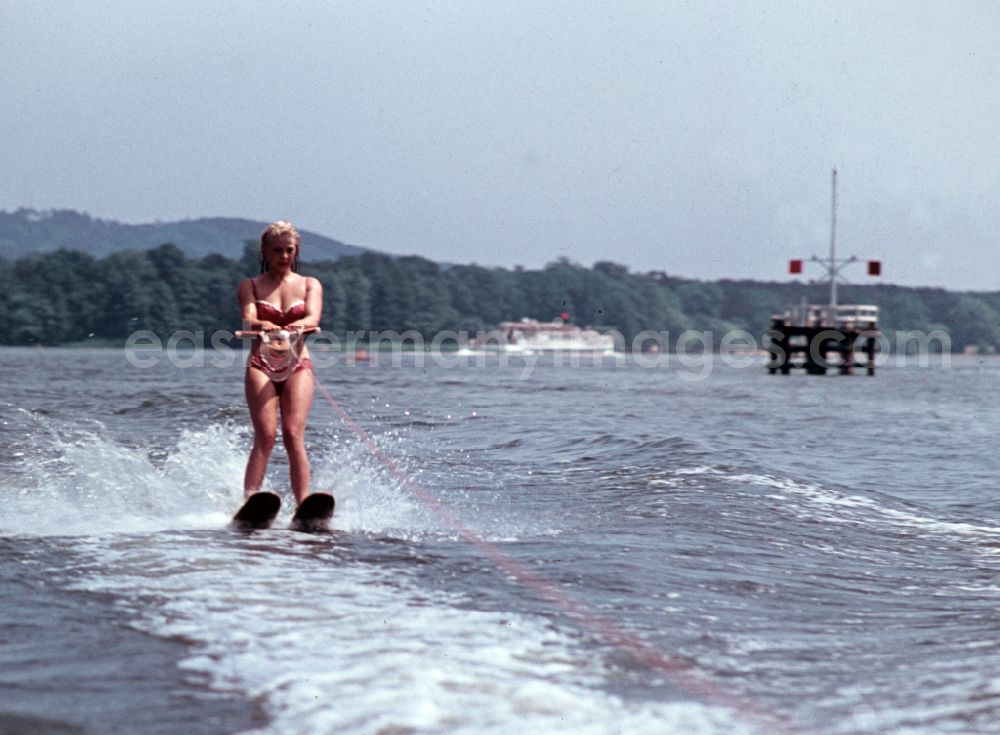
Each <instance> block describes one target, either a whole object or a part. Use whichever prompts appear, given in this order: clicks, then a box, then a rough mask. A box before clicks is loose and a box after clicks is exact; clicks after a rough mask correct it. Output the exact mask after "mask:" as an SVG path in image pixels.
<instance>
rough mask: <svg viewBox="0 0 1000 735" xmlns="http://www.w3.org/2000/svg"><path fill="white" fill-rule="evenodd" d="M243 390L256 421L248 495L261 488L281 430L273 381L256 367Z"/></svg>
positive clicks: (245, 479) (245, 487)
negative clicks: (276, 438) (275, 439)
mask: <svg viewBox="0 0 1000 735" xmlns="http://www.w3.org/2000/svg"><path fill="white" fill-rule="evenodd" d="M244 389H245V392H246V397H247V407H248V408H249V409H250V420H251V421H252V422H253V449H251V450H250V458H249V459H248V460H247V470H246V473H245V474H244V475H243V495H244V497H248V496H250V495H252V494H253V493H255V492H257V491H258V490H260V486H261V484H262V483H263V482H264V473H265V472H266V471H267V460H268V459H270V457H271V450H272V449H274V438H275V436H277V433H278V394H277V392H276V391H275V389H274V383H272V382H271V381H270V379H269V378H268V377H267V376H266V375H264V373H262V372H261V371H260V370H255V369H254V368H247V374H246V378H245V379H244Z"/></svg>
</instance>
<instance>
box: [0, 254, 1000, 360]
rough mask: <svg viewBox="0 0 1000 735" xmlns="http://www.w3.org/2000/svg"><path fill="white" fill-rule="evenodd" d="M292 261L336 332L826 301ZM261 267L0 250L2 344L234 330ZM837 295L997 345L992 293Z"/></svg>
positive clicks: (358, 259) (722, 289)
mask: <svg viewBox="0 0 1000 735" xmlns="http://www.w3.org/2000/svg"><path fill="white" fill-rule="evenodd" d="M301 270H302V272H303V273H304V274H306V275H311V276H315V277H317V278H318V279H319V280H320V282H321V283H322V284H323V286H324V304H323V315H324V316H323V326H324V328H325V329H327V330H330V331H332V332H334V333H336V334H338V335H340V336H343V335H345V334H346V333H347V332H355V333H356V332H370V331H372V330H377V331H385V330H395V331H397V332H404V331H406V330H416V331H417V332H419V333H421V334H422V335H423V336H424V338H425V340H427V341H428V342H429V341H430V340H431V339H432V338H433V337H434V335H435V334H437V333H438V332H439V331H442V330H454V331H466V332H469V333H473V334H474V333H475V332H477V331H479V330H489V329H493V328H495V327H496V326H497V325H498V324H499V323H500V322H502V321H509V320H518V319H520V318H522V317H534V318H538V319H541V320H549V319H552V318H554V317H556V316H557V315H559V314H562V313H565V312H568V313H569V314H570V315H571V319H572V321H573V322H574V323H576V324H579V325H581V326H583V325H588V326H593V327H596V328H599V329H616V330H618V331H619V332H621V333H622V334H623V335H624V337H625V340H626V344H631V342H632V340H633V338H634V337H635V336H636V335H637V334H639V333H640V332H643V331H645V330H652V331H655V332H663V331H666V332H669V333H670V335H671V338H676V337H677V336H679V335H680V334H682V333H683V332H685V331H687V330H692V329H693V330H698V331H709V332H712V334H713V336H714V338H715V340H716V344H717V343H718V340H719V339H721V337H722V336H723V335H724V334H725V333H727V332H730V331H732V330H746V331H747V332H749V333H750V334H752V335H754V336H755V337H756V338H757V339H760V337H761V335H762V334H763V333H764V331H765V330H766V329H767V328H768V327H769V325H770V319H771V316H772V314H776V313H780V312H781V311H783V309H784V305H785V304H786V303H797V302H800V301H802V300H806V301H809V302H810V303H822V302H824V301H825V300H826V287H825V286H822V285H806V284H800V283H791V282H789V283H777V282H775V283H766V282H760V281H749V280H720V281H712V282H706V281H697V280H691V279H685V278H679V277H675V276H670V275H667V274H666V273H663V272H647V273H633V272H631V271H629V270H628V268H626V267H625V266H622V265H619V264H616V263H612V262H599V263H596V264H595V265H594V266H593V267H591V268H586V267H583V266H581V265H577V264H574V263H572V262H569V261H568V260H565V259H561V260H559V261H558V262H555V263H551V264H549V265H547V266H545V267H544V268H542V269H539V270H526V269H522V268H516V269H514V270H508V269H504V268H485V267H481V266H477V265H457V266H443V265H439V264H437V263H434V262H432V261H429V260H426V259H424V258H420V257H416V256H410V257H392V256H388V255H384V254H380V253H371V252H366V253H363V254H361V255H353V256H347V257H341V258H339V259H337V260H335V261H328V262H310V263H307V264H304V265H303V266H302V268H301ZM258 271H259V261H258V250H257V245H256V244H255V243H247V245H246V247H245V249H244V253H243V256H242V257H241V258H240V259H238V260H236V259H231V258H226V257H223V256H221V255H209V256H207V257H204V258H197V259H194V258H188V257H187V256H185V255H184V253H183V252H182V251H181V250H180V249H179V248H177V247H175V246H174V245H170V244H167V245H161V246H159V247H156V248H153V249H151V250H126V251H120V252H116V253H113V254H111V255H109V256H107V257H104V258H100V259H98V258H95V257H93V256H91V255H88V254H87V253H84V252H80V251H75V250H58V251H55V252H51V253H42V254H34V255H29V256H25V257H21V258H18V259H17V260H13V261H9V260H4V259H2V258H0V323H2V324H3V325H4V326H5V329H4V330H2V331H0V344H5V345H32V344H37V345H63V344H73V343H85V342H87V341H92V340H95V339H96V340H99V341H100V342H101V343H111V344H116V343H124V341H125V339H126V338H127V337H128V335H129V334H132V333H133V332H135V331H136V330H140V329H141V330H149V331H152V332H154V333H156V334H158V335H160V336H161V337H163V338H166V337H168V336H169V335H170V334H172V333H174V332H176V331H177V330H191V331H199V330H200V331H204V332H205V333H206V334H212V333H214V332H216V331H218V330H234V329H237V328H238V327H239V309H238V306H237V303H236V289H237V286H238V284H239V282H240V281H241V280H242V279H244V278H246V277H247V276H250V275H254V274H256V273H257V272H258ZM840 297H841V298H840V300H841V302H842V303H863V304H876V305H878V306H879V307H880V308H881V317H880V327H881V328H882V330H883V331H884V332H886V333H887V334H890V335H891V334H892V333H893V332H895V331H897V330H899V331H911V330H919V331H923V332H927V333H929V332H932V331H933V330H943V331H944V332H946V333H947V334H948V335H949V336H950V339H951V345H952V349H953V350H956V351H960V350H964V349H966V348H968V347H974V348H977V349H979V350H982V351H987V352H994V351H996V350H997V349H1000V292H990V293H960V292H950V291H946V290H944V289H936V288H905V287H900V286H890V285H865V286H842V287H841V289H840Z"/></svg>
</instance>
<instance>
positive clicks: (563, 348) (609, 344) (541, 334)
mask: <svg viewBox="0 0 1000 735" xmlns="http://www.w3.org/2000/svg"><path fill="white" fill-rule="evenodd" d="M470 347H471V348H472V349H473V350H477V351H482V350H485V351H490V352H506V353H515V354H534V353H550V352H573V353H586V354H594V355H612V354H614V352H615V341H614V338H613V337H612V336H611V335H608V334H601V333H600V332H598V331H597V330H595V329H590V328H583V327H578V326H576V325H575V324H570V323H569V321H568V320H566V319H562V318H559V319H554V320H553V321H551V322H540V321H538V320H537V319H527V318H525V319H522V320H521V321H519V322H502V323H501V324H500V326H499V327H497V329H495V330H493V331H491V332H484V333H480V334H479V335H478V336H477V338H476V340H475V341H474V343H473V344H472V345H470Z"/></svg>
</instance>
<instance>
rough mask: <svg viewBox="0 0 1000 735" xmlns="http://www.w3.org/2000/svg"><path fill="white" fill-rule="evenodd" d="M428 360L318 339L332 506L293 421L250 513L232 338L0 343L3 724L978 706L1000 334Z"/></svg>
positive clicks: (990, 607)
mask: <svg viewBox="0 0 1000 735" xmlns="http://www.w3.org/2000/svg"><path fill="white" fill-rule="evenodd" d="M417 359H418V356H415V355H408V356H404V357H403V358H402V364H401V365H399V366H394V365H392V364H389V362H388V361H386V360H382V361H380V362H379V364H371V363H360V364H357V365H346V364H344V363H343V361H340V363H339V364H335V365H329V364H327V365H320V367H318V370H317V377H318V379H319V381H320V382H321V383H322V385H323V386H324V387H325V388H326V389H327V390H328V391H329V393H330V397H331V398H332V401H333V402H329V401H327V399H326V398H325V397H324V396H322V395H321V394H319V393H317V397H316V402H315V404H314V406H313V413H312V417H311V421H310V431H309V436H308V441H309V445H310V453H311V458H312V462H313V468H314V484H315V486H316V487H317V488H322V489H329V490H331V491H333V492H334V493H335V495H336V496H337V513H336V516H335V520H334V524H333V525H334V531H333V532H332V533H331V534H329V535H322V534H319V535H316V534H299V533H292V532H290V531H288V530H285V529H286V528H287V522H288V518H289V517H290V513H291V509H290V508H291V499H290V494H289V492H288V483H287V465H286V464H285V463H284V459H283V452H282V450H281V448H280V444H279V447H278V448H276V450H275V456H274V458H273V460H272V466H271V469H270V471H269V484H270V486H271V487H272V488H273V489H275V490H277V491H278V492H279V493H280V494H282V495H283V496H284V497H285V503H284V507H283V510H282V514H281V516H279V520H278V522H277V524H276V526H275V528H274V529H272V530H268V531H263V532H256V533H249V534H247V533H243V534H240V533H234V532H230V531H228V530H226V528H225V525H226V522H227V519H228V517H229V516H230V515H231V514H232V512H233V511H234V510H235V508H236V507H237V505H238V504H239V502H240V498H241V480H242V472H243V465H244V461H245V457H246V452H247V451H248V448H249V440H250V434H249V432H248V430H247V423H248V422H247V419H246V409H245V407H244V404H243V399H242V378H241V376H242V368H241V367H240V365H239V364H232V365H230V366H228V367H221V368H219V367H213V366H211V365H210V364H207V362H206V364H205V366H204V367H197V366H195V367H178V366H177V365H174V364H171V363H170V362H169V361H168V360H166V359H160V360H158V361H157V364H156V365H155V366H152V367H148V368H137V367H135V366H133V365H131V364H130V363H129V362H128V361H127V360H126V356H125V353H124V352H122V351H116V350H100V351H99V350H92V351H91V350H57V349H38V350H30V349H23V350H19V349H6V350H2V351H0V367H2V369H3V371H4V374H5V376H6V379H5V381H4V385H5V388H4V389H3V393H2V397H0V587H2V590H3V597H2V602H0V729H3V727H4V726H6V727H8V728H9V729H10V730H11V731H13V732H52V733H63V732H65V733H95V734H97V733H108V732H130V733H177V732H185V733H188V734H189V735H198V734H200V733H206V735H207V734H209V733H212V734H218V733H237V732H260V733H275V734H279V733H280V734H281V735H289V734H293V733H302V734H303V735H304V734H307V733H308V734H309V735H317V734H322V733H384V734H386V735H388V734H390V733H391V734H394V735H395V734H400V733H470V734H471V733H483V732H490V733H516V734H517V735H523V733H573V734H574V735H580V734H581V733H582V734H586V733H595V734H596V733H656V734H657V735H660V734H662V733H679V734H683V735H701V734H704V735H714V734H718V735H729V734H730V733H742V732H746V733H777V732H796V733H831V734H838V735H840V734H844V735H846V734H848V733H851V734H853V733H871V734H873V735H874V734H878V735H884V734H885V733H898V734H903V733H905V734H907V735H910V734H914V735H916V734H920V735H938V734H940V733H988V732H997V731H1000V673H998V669H997V661H998V660H1000V607H998V603H1000V583H998V573H1000V493H998V491H997V476H998V470H1000V452H998V446H997V436H998V435H1000V411H997V406H996V402H997V401H996V396H997V392H996V386H997V384H998V380H1000V361H996V360H992V359H987V358H983V359H973V358H953V360H952V363H951V365H950V366H941V365H938V366H932V367H920V366H917V365H915V364H910V365H905V366H899V365H896V366H893V365H888V366H886V367H884V368H882V369H881V370H880V372H879V374H878V375H876V376H874V377H867V376H854V377H839V376H836V377H834V376H830V377H826V378H819V377H807V376H804V375H793V376H788V377H782V376H770V375H768V374H767V373H766V371H765V370H764V368H763V366H762V365H760V364H757V365H754V366H752V367H749V368H742V369H737V368H733V367H728V366H726V365H723V364H721V363H717V364H715V365H714V366H713V368H712V369H711V370H710V371H707V370H699V371H695V370H692V369H689V368H686V367H683V366H679V365H677V364H660V365H658V366H655V367H646V366H640V365H636V364H634V363H632V362H629V361H625V364H617V365H616V364H613V363H612V362H608V363H607V364H604V365H598V366H594V365H586V364H585V365H584V366H580V367H557V366H554V365H551V364H546V363H545V362H544V361H543V362H542V363H539V364H537V365H534V366H532V367H531V369H530V370H528V369H526V366H525V365H518V364H515V363H513V362H511V364H508V365H506V366H501V365H499V364H498V363H497V362H496V360H495V359H494V360H492V361H489V360H487V361H486V364H485V365H481V366H476V365H468V366H465V367H447V366H441V365H438V364H435V363H434V361H431V360H427V361H425V362H424V364H423V365H417V364H416V362H415V361H416V360H417ZM666 361H667V358H665V357H664V358H661V362H666ZM194 362H197V361H194ZM675 362H676V361H675ZM694 378H698V379H694ZM338 411H339V412H338ZM345 416H346V419H345ZM17 728H21V729H20V730H18V729H17Z"/></svg>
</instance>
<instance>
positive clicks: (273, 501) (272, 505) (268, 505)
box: [229, 492, 281, 531]
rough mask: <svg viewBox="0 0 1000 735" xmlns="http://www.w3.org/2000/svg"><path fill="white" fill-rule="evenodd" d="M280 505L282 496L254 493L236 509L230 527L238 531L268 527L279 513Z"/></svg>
mask: <svg viewBox="0 0 1000 735" xmlns="http://www.w3.org/2000/svg"><path fill="white" fill-rule="evenodd" d="M280 507H281V498H279V497H278V496H277V495H275V494H274V493H268V492H261V493H254V494H253V495H251V496H250V497H249V498H247V500H246V502H245V503H243V507H242V508H240V509H239V510H238V511H236V515H234V516H233V520H232V522H231V523H230V524H229V527H230V528H233V529H235V530H237V531H253V530H255V529H261V528H267V527H269V526H270V525H271V522H272V521H273V520H274V519H275V516H277V515H278V509H279V508H280Z"/></svg>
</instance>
